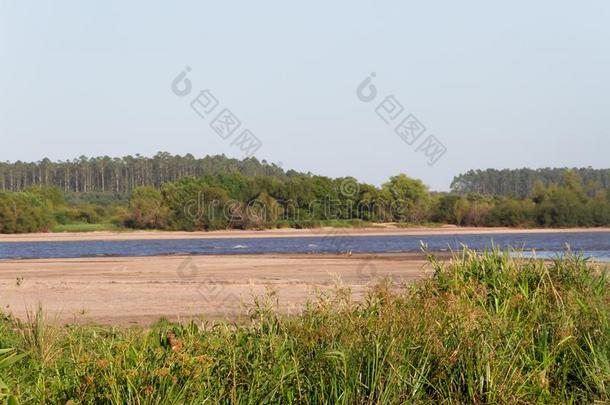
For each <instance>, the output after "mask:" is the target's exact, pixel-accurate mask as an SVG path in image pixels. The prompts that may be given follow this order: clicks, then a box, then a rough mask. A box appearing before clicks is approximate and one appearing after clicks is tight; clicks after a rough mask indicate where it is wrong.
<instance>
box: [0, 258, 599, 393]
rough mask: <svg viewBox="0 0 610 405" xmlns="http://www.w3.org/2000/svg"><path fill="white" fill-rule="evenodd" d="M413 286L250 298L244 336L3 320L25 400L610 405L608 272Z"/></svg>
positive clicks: (462, 276)
mask: <svg viewBox="0 0 610 405" xmlns="http://www.w3.org/2000/svg"><path fill="white" fill-rule="evenodd" d="M431 262H432V264H433V265H434V266H435V269H436V273H435V276H434V277H433V278H431V279H428V280H424V281H421V282H418V283H416V284H414V285H412V286H409V287H403V288H396V286H391V285H390V284H389V283H384V284H381V285H377V286H375V287H373V288H371V290H370V293H369V295H368V297H367V298H366V300H364V301H362V302H358V303H356V302H353V301H352V299H351V295H350V292H349V291H347V290H344V289H340V288H338V289H337V290H336V291H335V292H334V293H333V294H330V295H328V296H324V297H319V298H318V299H316V300H315V301H313V302H312V303H311V304H310V305H309V306H308V307H307V308H306V310H304V311H303V313H302V314H300V315H298V316H290V317H289V316H282V315H280V314H278V313H277V312H276V311H275V310H274V297H273V295H270V296H269V297H268V299H266V300H262V301H258V302H255V303H254V304H253V305H252V307H251V309H250V312H249V318H250V320H249V322H245V323H243V324H239V325H237V324H228V323H218V324H215V325H210V324H205V323H201V324H200V323H191V324H188V325H176V324H171V323H168V322H164V321H161V322H159V323H158V324H156V325H154V326H153V327H152V328H149V329H146V330H144V329H139V328H132V329H122V328H106V327H97V326H91V325H90V326H75V325H73V326H65V327H60V328H55V327H53V326H50V325H49V323H48V322H46V321H45V319H44V316H43V315H42V313H38V314H33V315H32V316H31V319H30V320H29V321H28V322H24V323H19V322H16V321H14V320H11V319H5V320H4V321H2V322H1V323H0V347H2V348H6V347H12V348H16V349H17V352H22V353H27V355H26V357H24V358H23V359H21V360H20V361H18V362H16V363H15V364H13V365H12V366H11V367H10V368H7V369H5V370H3V371H2V374H1V375H2V379H4V380H5V382H6V383H7V384H8V387H9V389H10V390H11V392H12V393H13V394H14V395H16V396H17V397H18V398H19V399H20V400H21V402H22V403H67V402H69V401H72V402H69V403H120V404H153V403H154V404H165V403H217V402H220V403H346V404H353V403H367V404H368V403H370V404H373V403H392V404H394V403H405V402H406V403H411V402H415V403H437V402H453V403H461V402H477V403H529V402H546V403H558V402H574V403H582V402H593V401H594V400H605V401H608V400H610V290H609V289H608V287H609V282H608V279H607V277H606V275H605V274H606V273H605V272H604V271H600V270H599V269H597V268H595V267H594V266H592V265H591V264H589V263H588V262H587V261H585V260H583V259H580V258H576V257H570V258H568V259H565V260H559V261H556V262H553V263H551V264H548V265H547V264H545V263H543V262H541V261H516V260H513V259H511V258H510V257H509V256H508V254H505V253H499V252H493V253H489V254H486V255H483V256H477V255H475V254H474V253H472V252H469V251H466V252H464V254H463V255H460V256H459V257H456V258H455V259H454V260H453V261H452V262H450V263H438V262H436V261H434V259H431Z"/></svg>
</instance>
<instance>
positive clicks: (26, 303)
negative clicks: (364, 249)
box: [0, 254, 432, 325]
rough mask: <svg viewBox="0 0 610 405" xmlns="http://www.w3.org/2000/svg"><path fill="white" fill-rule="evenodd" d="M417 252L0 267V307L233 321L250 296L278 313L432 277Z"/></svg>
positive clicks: (134, 320) (81, 318) (104, 317)
mask: <svg viewBox="0 0 610 405" xmlns="http://www.w3.org/2000/svg"><path fill="white" fill-rule="evenodd" d="M431 271H432V270H431V268H430V266H429V265H428V264H427V263H426V261H425V259H424V258H423V256H421V255H419V254H366V255H365V254H361V255H350V256H348V255H330V254H329V255H272V254H265V255H240V256H164V257H126V258H87V259H52V260H50V259H40V260H19V261H2V262H0V305H1V308H2V311H3V312H5V313H12V314H13V315H15V316H17V317H19V318H22V319H23V318H24V317H25V314H26V312H25V311H26V309H30V310H31V309H34V308H35V307H36V305H37V304H38V303H40V304H42V307H43V309H44V311H45V312H46V313H47V314H49V315H50V318H52V319H55V320H56V321H58V322H88V321H94V322H97V323H102V324H123V325H125V324H150V323H151V322H154V321H156V320H158V319H159V318H161V317H167V318H170V319H173V320H187V319H192V318H197V317H200V316H201V317H203V318H204V319H210V320H215V319H228V320H234V319H236V318H238V315H243V314H244V313H245V311H246V307H247V306H248V305H249V304H251V303H252V302H253V298H254V297H257V296H258V297H261V296H264V295H265V294H266V292H267V291H268V290H273V291H275V292H276V293H277V295H276V297H275V299H277V303H278V307H279V309H280V310H281V311H283V312H285V313H294V312H297V311H298V310H299V308H302V305H303V304H304V303H305V302H306V301H307V299H308V298H315V296H316V294H318V293H320V292H323V291H327V292H328V291H330V290H332V289H334V288H335V286H336V285H337V283H338V282H340V283H342V284H343V285H344V286H347V287H350V288H351V289H352V292H353V294H354V297H355V298H356V299H358V298H361V297H362V296H363V294H364V293H365V291H366V290H367V289H368V288H369V286H370V284H371V283H374V282H375V280H377V281H379V280H381V279H383V278H386V277H389V278H391V279H392V280H393V281H394V282H396V283H408V282H411V281H413V280H416V279H419V278H421V277H425V276H427V275H430V274H431Z"/></svg>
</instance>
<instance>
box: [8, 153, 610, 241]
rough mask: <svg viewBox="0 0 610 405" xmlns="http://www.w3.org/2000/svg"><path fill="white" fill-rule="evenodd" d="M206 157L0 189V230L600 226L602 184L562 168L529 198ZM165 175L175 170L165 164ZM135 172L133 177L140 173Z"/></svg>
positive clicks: (604, 218)
mask: <svg viewBox="0 0 610 405" xmlns="http://www.w3.org/2000/svg"><path fill="white" fill-rule="evenodd" d="M206 159H208V160H206ZM209 159H217V161H219V162H220V163H221V164H222V165H223V167H227V168H230V169H228V170H227V171H226V172H223V171H221V170H218V168H211V169H210V172H209V173H207V174H204V175H199V176H192V175H191V176H184V177H181V178H177V179H176V180H175V181H164V182H161V180H160V179H150V178H149V180H150V181H151V182H152V183H151V184H152V185H143V186H142V185H138V184H141V183H140V182H138V181H136V182H134V181H133V180H132V179H129V176H128V177H127V179H123V180H124V181H125V182H124V183H120V185H121V187H126V188H127V187H128V186H136V187H134V188H133V189H132V190H131V191H129V192H116V191H89V192H86V193H85V192H73V191H68V192H66V190H65V189H64V188H58V187H57V186H46V185H31V186H29V187H27V188H25V189H24V190H23V191H19V192H15V191H0V233H18V232H34V231H78V230H100V229H120V228H130V229H166V230H187V231H195V230H214V229H227V228H235V229H262V228H270V227H294V228H302V227H317V226H324V225H330V226H363V225H370V224H374V223H395V224H397V226H408V225H410V224H431V223H435V224H454V225H461V226H511V227H576V226H584V227H591V226H608V225H610V190H608V189H605V190H604V189H601V188H600V189H597V190H596V191H595V192H592V191H593V190H592V189H591V187H590V184H589V183H590V182H589V181H585V180H584V179H583V178H582V177H581V176H580V174H579V172H578V171H570V170H568V171H564V172H563V174H562V176H561V178H560V179H558V180H557V181H556V182H552V183H550V184H548V185H545V184H544V183H543V182H542V181H537V182H536V183H535V184H534V186H533V188H532V191H531V192H530V193H529V194H531V195H530V196H528V197H525V198H513V197H508V196H502V195H485V194H481V193H434V192H430V191H429V190H428V188H427V187H426V186H425V185H424V184H423V182H422V181H420V180H417V179H412V178H409V177H408V176H406V175H404V174H400V175H397V176H393V177H391V178H390V179H389V180H388V181H387V182H386V183H384V184H382V185H381V186H380V187H376V186H373V185H370V184H366V183H361V182H358V181H357V180H356V179H354V178H351V177H345V178H329V177H325V176H315V175H311V174H300V173H297V172H288V173H284V171H283V170H282V169H281V168H279V167H277V166H273V165H268V164H266V163H264V162H263V163H259V162H258V161H256V160H252V159H249V160H245V161H233V160H230V159H226V158H204V159H201V160H199V162H208V163H209V162H210V160H209ZM194 161H197V160H194ZM200 164H201V166H198V167H199V169H198V170H203V169H202V167H203V163H200ZM189 170H195V169H193V168H191V169H189ZM160 172H161V171H159V170H157V171H154V170H153V171H151V173H160ZM243 172H248V174H244V173H243ZM168 173H172V174H171V175H172V176H176V177H180V176H179V174H178V173H179V171H178V170H175V167H174V168H173V169H172V170H171V171H168ZM269 173H271V174H269ZM37 178H38V177H37ZM136 178H138V179H141V180H143V179H144V178H146V176H144V177H136ZM156 182H160V184H159V185H157V184H156ZM79 184H82V183H80V182H79ZM88 184H89V185H91V184H93V183H88ZM144 184H148V183H146V182H144ZM121 187H119V188H118V189H119V190H122V188H121ZM77 189H78V187H77Z"/></svg>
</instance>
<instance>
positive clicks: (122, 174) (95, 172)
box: [0, 152, 292, 193]
mask: <svg viewBox="0 0 610 405" xmlns="http://www.w3.org/2000/svg"><path fill="white" fill-rule="evenodd" d="M218 173H240V174H243V175H245V176H258V175H261V176H274V177H285V176H286V173H284V170H282V168H280V167H278V166H277V165H275V164H268V163H267V162H265V161H264V160H263V161H262V162H259V161H258V160H257V159H256V158H248V159H244V160H238V159H231V158H227V157H225V156H224V155H218V156H206V157H204V158H201V159H197V158H195V157H194V156H193V155H191V154H187V155H185V156H180V155H171V154H170V153H167V152H159V153H157V154H156V155H155V156H153V157H152V158H149V157H143V156H140V155H135V157H134V156H125V157H122V158H110V157H108V156H103V157H93V158H87V157H85V156H81V157H80V158H78V159H73V160H67V161H59V162H52V161H51V160H49V159H43V160H41V161H38V162H30V163H28V162H21V161H17V162H14V163H9V162H4V163H2V162H0V190H6V191H23V190H25V189H27V188H28V187H31V186H45V187H49V186H51V187H57V188H59V189H60V190H62V191H63V192H82V193H87V192H94V191H101V192H107V191H109V192H116V193H126V192H130V191H131V190H133V189H134V188H135V187H141V186H150V187H160V186H161V184H163V183H165V182H168V181H176V180H179V179H181V178H183V177H187V176H195V177H197V176H203V175H214V174H218ZM288 174H292V172H290V173H288Z"/></svg>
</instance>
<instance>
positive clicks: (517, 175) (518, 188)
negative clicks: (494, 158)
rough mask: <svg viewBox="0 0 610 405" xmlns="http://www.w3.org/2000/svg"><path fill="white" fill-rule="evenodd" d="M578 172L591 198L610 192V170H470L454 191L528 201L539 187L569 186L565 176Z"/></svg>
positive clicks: (456, 182)
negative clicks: (597, 194) (601, 192)
mask: <svg viewBox="0 0 610 405" xmlns="http://www.w3.org/2000/svg"><path fill="white" fill-rule="evenodd" d="M567 172H574V173H576V174H577V175H578V176H579V178H580V180H581V181H582V186H583V189H584V191H585V192H586V193H587V195H588V196H589V197H593V196H595V194H596V193H597V192H598V191H605V190H608V189H610V169H593V168H590V167H589V168H580V169H578V168H576V169H568V168H545V169H526V168H524V169H504V170H497V169H487V170H470V171H468V172H467V173H464V174H460V175H458V176H456V177H454V179H453V182H452V183H451V190H452V191H453V192H455V193H460V194H468V193H477V194H483V195H502V196H508V197H514V198H519V199H522V198H526V197H532V196H533V195H534V192H535V190H534V188H535V186H536V184H537V183H541V184H542V185H544V186H545V187H549V186H551V185H557V186H565V181H564V180H565V173H567Z"/></svg>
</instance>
